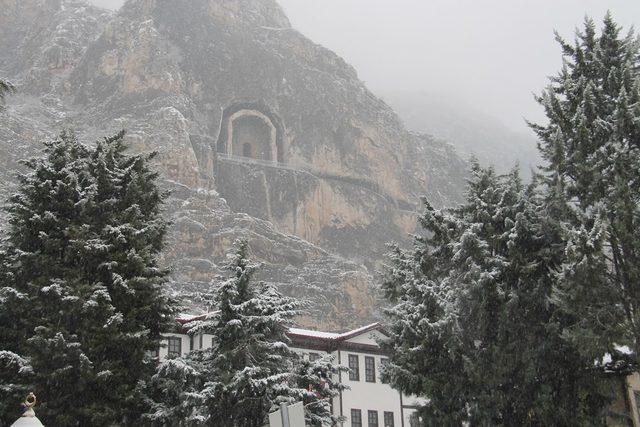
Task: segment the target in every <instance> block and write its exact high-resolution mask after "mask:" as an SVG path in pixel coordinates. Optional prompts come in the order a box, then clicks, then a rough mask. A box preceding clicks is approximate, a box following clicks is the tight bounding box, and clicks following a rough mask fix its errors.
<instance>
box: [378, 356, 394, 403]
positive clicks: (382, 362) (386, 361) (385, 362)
mask: <svg viewBox="0 0 640 427" xmlns="http://www.w3.org/2000/svg"><path fill="white" fill-rule="evenodd" d="M388 364H389V359H387V358H383V359H380V368H381V369H380V371H381V372H384V370H385V368H386V367H387V365H388ZM381 376H382V375H381ZM380 382H382V384H388V383H389V381H384V380H382V378H381V379H380ZM392 414H393V413H392Z"/></svg>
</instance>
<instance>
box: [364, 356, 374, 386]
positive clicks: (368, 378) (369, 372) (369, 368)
mask: <svg viewBox="0 0 640 427" xmlns="http://www.w3.org/2000/svg"><path fill="white" fill-rule="evenodd" d="M364 380H365V382H368V383H375V382H376V358H375V357H373V356H365V357H364Z"/></svg>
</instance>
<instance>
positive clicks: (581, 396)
mask: <svg viewBox="0 0 640 427" xmlns="http://www.w3.org/2000/svg"><path fill="white" fill-rule="evenodd" d="M471 172H472V178H471V179H470V181H469V185H468V190H467V200H466V202H465V203H464V204H463V205H461V206H459V207H457V208H454V209H449V210H444V211H437V210H434V209H433V208H431V207H430V206H429V205H428V204H427V208H426V211H425V214H424V215H423V216H422V217H421V218H420V221H421V224H422V226H423V227H424V229H425V232H426V233H425V236H426V237H418V238H416V240H415V245H414V249H413V250H410V251H402V250H400V249H398V248H395V250H394V254H393V257H392V266H391V268H390V269H389V271H388V275H387V279H386V280H385V282H384V284H383V288H384V290H385V292H386V295H387V296H388V297H389V298H390V299H391V301H393V302H394V303H395V306H394V307H393V308H392V309H390V310H388V312H387V314H388V316H389V317H390V320H391V325H390V328H389V330H390V334H391V338H390V341H389V342H388V343H384V344H383V345H384V346H385V347H386V348H387V349H388V350H389V351H390V353H391V359H390V364H389V365H388V366H387V368H386V369H385V371H384V377H385V378H386V379H388V380H389V381H390V383H391V384H392V385H393V386H395V387H396V388H398V389H400V390H402V391H404V392H406V393H410V394H415V395H419V396H423V397H425V398H427V399H428V401H429V403H428V404H427V405H425V406H424V407H423V408H422V409H421V411H420V415H421V416H422V419H423V421H424V425H459V424H461V423H463V422H468V423H470V424H471V425H508V426H511V425H591V424H596V425H597V424H598V423H600V422H601V421H602V418H601V417H602V414H603V408H604V407H605V405H606V403H607V401H608V400H607V398H608V394H607V389H606V388H604V384H603V382H602V377H601V376H600V374H599V372H598V371H597V370H596V369H594V359H589V358H586V357H583V356H582V355H581V354H580V352H579V351H578V350H577V348H575V347H574V346H572V345H571V344H570V343H567V342H566V341H565V340H564V339H563V338H562V331H563V325H564V322H565V318H564V317H563V314H562V313H561V312H560V311H559V310H558V309H557V307H556V306H555V305H553V304H551V303H550V299H551V297H552V288H553V286H552V285H553V283H554V280H555V275H554V274H553V272H554V271H555V269H557V268H558V266H559V265H560V263H561V261H562V256H563V251H562V249H563V245H562V240H561V237H560V231H559V228H558V227H557V225H556V224H554V223H553V222H551V221H549V220H548V219H547V218H548V214H547V211H546V208H545V204H544V203H543V199H542V197H541V196H540V195H539V194H538V193H537V191H536V190H535V187H534V186H531V187H524V186H523V185H522V183H521V181H520V178H519V177H518V174H517V172H516V171H514V172H512V173H510V174H508V175H505V176H497V175H496V174H495V173H494V172H493V170H492V169H482V168H480V167H479V166H478V165H477V164H476V163H474V165H473V167H472V171H471Z"/></svg>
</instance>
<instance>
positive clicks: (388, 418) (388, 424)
mask: <svg viewBox="0 0 640 427" xmlns="http://www.w3.org/2000/svg"><path fill="white" fill-rule="evenodd" d="M384 427H394V421H393V412H386V411H385V413H384Z"/></svg>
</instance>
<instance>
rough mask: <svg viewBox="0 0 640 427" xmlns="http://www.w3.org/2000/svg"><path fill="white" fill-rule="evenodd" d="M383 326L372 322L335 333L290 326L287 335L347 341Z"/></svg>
mask: <svg viewBox="0 0 640 427" xmlns="http://www.w3.org/2000/svg"><path fill="white" fill-rule="evenodd" d="M381 328H382V327H381V326H380V324H379V323H371V324H370V325H366V326H363V327H361V328H357V329H353V330H351V331H347V332H343V333H334V332H321V331H314V330H311V329H299V328H289V332H288V334H287V335H289V336H290V337H297V338H311V339H317V340H322V341H345V340H348V339H349V338H353V337H357V336H358V335H362V334H364V333H366V332H369V331H373V330H381Z"/></svg>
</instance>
